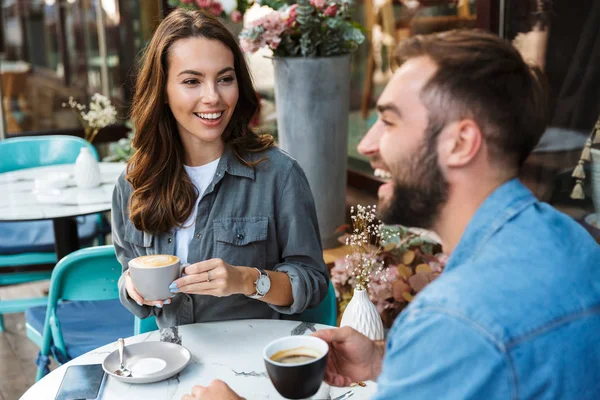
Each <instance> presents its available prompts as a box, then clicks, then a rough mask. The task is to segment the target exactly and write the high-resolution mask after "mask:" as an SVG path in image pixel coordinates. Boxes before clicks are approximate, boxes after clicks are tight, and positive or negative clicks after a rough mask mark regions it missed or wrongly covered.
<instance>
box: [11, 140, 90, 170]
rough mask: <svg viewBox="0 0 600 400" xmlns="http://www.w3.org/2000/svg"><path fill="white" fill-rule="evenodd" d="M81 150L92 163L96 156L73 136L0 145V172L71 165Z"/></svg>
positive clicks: (85, 143)
mask: <svg viewBox="0 0 600 400" xmlns="http://www.w3.org/2000/svg"><path fill="white" fill-rule="evenodd" d="M82 147H88V148H89V149H90V151H91V152H92V154H93V155H94V157H95V158H96V160H98V159H99V158H98V152H97V151H96V149H95V148H94V146H92V144H91V143H89V142H88V141H87V140H84V139H82V138H80V137H77V136H67V135H48V136H25V137H18V138H10V139H6V140H2V141H0V172H9V171H15V170H18V169H24V168H34V167H41V166H46V165H56V164H72V163H74V162H75V160H76V159H77V156H78V155H79V150H80V149H81V148H82Z"/></svg>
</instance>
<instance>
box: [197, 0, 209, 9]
mask: <svg viewBox="0 0 600 400" xmlns="http://www.w3.org/2000/svg"><path fill="white" fill-rule="evenodd" d="M211 3H212V0H196V5H197V6H198V7H200V8H209V7H210V5H211Z"/></svg>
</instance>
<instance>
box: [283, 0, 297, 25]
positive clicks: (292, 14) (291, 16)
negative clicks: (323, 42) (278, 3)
mask: <svg viewBox="0 0 600 400" xmlns="http://www.w3.org/2000/svg"><path fill="white" fill-rule="evenodd" d="M296 8H298V4H293V5H292V6H291V7H290V9H289V12H288V18H287V21H286V23H287V26H289V27H292V28H293V27H294V26H296V18H297V17H298V11H296Z"/></svg>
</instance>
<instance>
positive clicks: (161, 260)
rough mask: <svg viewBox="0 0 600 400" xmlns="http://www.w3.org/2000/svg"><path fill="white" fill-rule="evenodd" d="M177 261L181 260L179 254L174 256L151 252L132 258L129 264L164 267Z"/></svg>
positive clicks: (142, 266)
mask: <svg viewBox="0 0 600 400" xmlns="http://www.w3.org/2000/svg"><path fill="white" fill-rule="evenodd" d="M176 262H179V257H177V256H172V255H170V254H151V255H148V256H141V257H137V258H134V259H132V260H131V261H129V266H130V267H136V268H162V267H168V266H169V265H173V264H175V263H176Z"/></svg>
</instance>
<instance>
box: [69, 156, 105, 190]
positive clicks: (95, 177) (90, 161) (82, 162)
mask: <svg viewBox="0 0 600 400" xmlns="http://www.w3.org/2000/svg"><path fill="white" fill-rule="evenodd" d="M74 173H75V183H77V187H79V188H81V189H90V188H94V187H97V186H98V185H100V168H99V167H98V161H96V158H94V155H93V154H92V152H91V151H90V149H89V148H87V147H82V148H81V150H79V155H78V156H77V160H75V171H74Z"/></svg>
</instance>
